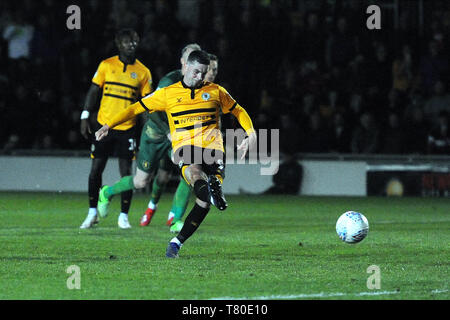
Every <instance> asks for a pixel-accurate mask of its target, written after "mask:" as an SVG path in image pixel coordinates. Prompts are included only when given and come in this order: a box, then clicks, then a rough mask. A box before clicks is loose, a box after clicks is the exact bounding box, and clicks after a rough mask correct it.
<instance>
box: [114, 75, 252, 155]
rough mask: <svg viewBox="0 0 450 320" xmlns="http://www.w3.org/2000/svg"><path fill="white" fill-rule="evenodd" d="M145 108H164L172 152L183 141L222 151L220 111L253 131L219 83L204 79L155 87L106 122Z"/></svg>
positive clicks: (132, 115)
mask: <svg viewBox="0 0 450 320" xmlns="http://www.w3.org/2000/svg"><path fill="white" fill-rule="evenodd" d="M145 110H147V111H148V112H154V111H165V113H166V114H167V119H168V123H169V127H170V134H171V137H172V148H173V150H174V152H175V151H176V150H177V149H179V148H180V147H182V146H186V145H191V146H197V147H200V148H207V149H215V150H220V151H222V152H224V148H223V138H222V133H221V132H220V127H219V125H220V124H219V121H220V118H219V116H220V112H222V113H224V114H226V113H230V112H231V113H232V114H233V115H234V116H235V117H236V118H237V120H238V121H239V123H240V125H241V126H242V127H243V128H244V130H245V131H246V132H247V134H250V133H251V132H254V129H253V124H252V121H251V119H250V117H249V116H248V114H247V112H246V111H245V109H244V108H242V107H241V106H240V105H239V104H238V103H237V102H236V101H235V100H234V99H233V98H232V97H231V95H230V94H229V93H228V92H227V91H226V90H225V89H224V88H223V87H221V86H220V85H218V84H215V83H211V82H205V83H203V85H202V86H201V87H199V88H189V87H187V86H186V85H185V84H184V82H183V81H179V82H177V83H175V84H173V85H170V86H168V87H165V88H162V89H160V90H156V91H155V92H153V93H152V94H150V95H148V96H146V97H144V98H143V99H142V100H139V101H138V102H137V103H135V104H133V105H132V106H131V107H130V108H128V109H127V110H126V111H123V112H122V113H121V114H119V115H117V116H116V117H114V118H113V119H112V120H111V121H109V122H107V123H106V124H107V125H108V126H109V127H110V128H113V127H114V126H115V125H117V124H119V123H121V122H123V121H124V120H126V119H130V118H133V117H136V115H137V114H140V113H142V112H144V111H145Z"/></svg>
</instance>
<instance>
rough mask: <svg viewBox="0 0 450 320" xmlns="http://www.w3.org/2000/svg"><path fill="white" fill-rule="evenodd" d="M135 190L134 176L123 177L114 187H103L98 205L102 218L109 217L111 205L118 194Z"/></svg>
mask: <svg viewBox="0 0 450 320" xmlns="http://www.w3.org/2000/svg"><path fill="white" fill-rule="evenodd" d="M133 189H134V183H133V176H126V177H123V178H122V179H120V180H119V181H118V182H116V183H115V184H114V185H112V186H103V187H102V188H101V189H100V193H99V197H98V203H97V209H98V213H99V214H100V217H102V218H104V217H106V216H107V215H108V209H109V204H110V203H111V200H112V198H113V197H114V196H115V195H116V194H119V193H121V192H123V191H128V190H133Z"/></svg>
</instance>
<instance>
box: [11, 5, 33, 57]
mask: <svg viewBox="0 0 450 320" xmlns="http://www.w3.org/2000/svg"><path fill="white" fill-rule="evenodd" d="M33 33H34V26H32V25H31V24H29V23H28V22H27V21H26V19H25V17H24V12H22V11H16V14H15V15H14V16H13V17H12V19H11V20H10V21H9V22H8V23H7V24H6V27H5V29H4V30H3V39H5V40H7V41H8V57H9V58H10V59H12V60H17V59H21V58H25V59H28V58H30V51H31V50H30V43H31V39H32V38H33Z"/></svg>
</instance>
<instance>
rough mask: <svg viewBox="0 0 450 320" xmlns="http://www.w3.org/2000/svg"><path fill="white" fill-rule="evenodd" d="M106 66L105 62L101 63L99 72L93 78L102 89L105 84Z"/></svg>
mask: <svg viewBox="0 0 450 320" xmlns="http://www.w3.org/2000/svg"><path fill="white" fill-rule="evenodd" d="M105 73H106V64H105V62H104V61H102V62H100V64H99V66H98V68H97V71H96V72H95V74H94V77H93V78H92V82H93V83H95V84H96V85H98V86H99V87H100V88H102V87H103V85H104V84H105Z"/></svg>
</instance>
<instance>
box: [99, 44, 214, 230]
mask: <svg viewBox="0 0 450 320" xmlns="http://www.w3.org/2000/svg"><path fill="white" fill-rule="evenodd" d="M194 50H201V49H200V46H199V45H197V44H189V45H187V46H185V47H184V48H183V50H182V52H181V53H182V55H181V59H180V62H181V66H182V69H179V70H175V71H172V72H170V73H168V74H167V75H166V76H164V77H163V78H162V79H161V80H160V82H159V84H158V88H157V89H156V90H158V89H160V88H164V87H167V86H169V85H171V84H173V83H176V82H178V81H180V80H181V79H182V78H183V70H184V67H185V61H186V60H187V57H188V56H189V54H190V53H191V52H192V51H194ZM216 73H217V72H216ZM216 73H215V74H216ZM169 133H170V130H169V125H168V122H167V116H166V114H165V113H164V112H154V113H151V114H148V118H147V122H146V123H145V124H144V127H143V129H142V134H141V140H140V145H139V153H138V157H137V173H136V175H135V176H127V177H123V178H122V179H120V180H119V181H118V182H117V183H115V184H114V185H113V186H104V187H102V189H101V191H100V195H99V201H98V211H99V213H100V216H103V217H104V216H106V215H107V208H108V205H109V201H110V200H111V199H112V197H113V196H114V195H116V194H119V193H121V192H123V191H127V190H133V189H136V188H143V187H144V186H145V185H146V184H147V182H148V180H149V179H150V178H151V177H152V176H153V175H154V174H155V173H156V172H157V175H156V177H155V178H154V180H153V186H152V193H151V198H150V201H149V203H148V208H147V210H146V211H145V213H144V215H143V216H142V218H141V222H140V225H141V226H147V225H148V224H149V223H150V221H151V219H152V217H153V215H154V213H155V212H156V209H157V204H158V201H159V199H160V197H161V194H162V192H163V190H164V187H165V186H166V184H167V182H168V181H169V179H170V171H171V168H172V166H173V163H172V161H171V152H172V144H171V141H170V140H169ZM190 196H191V188H190V187H189V185H188V184H187V183H186V182H185V181H184V180H183V179H181V180H180V183H179V185H178V188H177V190H176V192H175V196H174V200H173V204H172V209H171V211H170V213H169V216H168V220H167V224H168V225H170V231H171V232H174V233H175V232H179V231H180V230H181V228H182V227H183V222H182V220H181V219H182V217H183V214H184V212H185V211H186V207H187V205H188V202H189V198H190Z"/></svg>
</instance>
